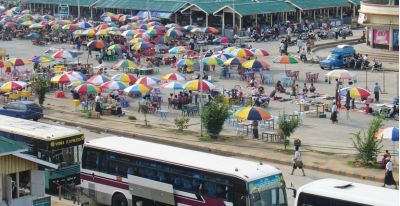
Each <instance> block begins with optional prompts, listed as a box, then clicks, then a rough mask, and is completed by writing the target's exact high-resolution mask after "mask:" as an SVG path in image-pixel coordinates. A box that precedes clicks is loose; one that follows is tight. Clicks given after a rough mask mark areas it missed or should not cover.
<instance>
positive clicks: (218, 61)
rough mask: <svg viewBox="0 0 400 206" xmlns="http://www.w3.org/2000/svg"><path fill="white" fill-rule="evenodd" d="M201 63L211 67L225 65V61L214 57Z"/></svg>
mask: <svg viewBox="0 0 400 206" xmlns="http://www.w3.org/2000/svg"><path fill="white" fill-rule="evenodd" d="M201 62H203V63H204V64H207V65H209V66H211V65H222V64H224V61H222V60H221V59H218V58H217V57H213V56H211V57H206V58H203V59H202V60H201Z"/></svg>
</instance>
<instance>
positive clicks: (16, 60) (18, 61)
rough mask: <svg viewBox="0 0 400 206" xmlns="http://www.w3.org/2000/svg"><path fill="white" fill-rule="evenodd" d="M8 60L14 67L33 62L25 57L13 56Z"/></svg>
mask: <svg viewBox="0 0 400 206" xmlns="http://www.w3.org/2000/svg"><path fill="white" fill-rule="evenodd" d="M7 61H8V62H10V63H11V64H12V65H13V66H14V67H19V66H25V65H28V64H32V62H31V61H30V60H28V59H24V58H11V59H8V60H7Z"/></svg>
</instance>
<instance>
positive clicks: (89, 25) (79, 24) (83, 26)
mask: <svg viewBox="0 0 400 206" xmlns="http://www.w3.org/2000/svg"><path fill="white" fill-rule="evenodd" d="M76 25H78V26H79V27H81V28H82V29H89V28H92V27H93V25H92V24H91V23H89V22H85V21H81V22H78V23H77V24H76Z"/></svg>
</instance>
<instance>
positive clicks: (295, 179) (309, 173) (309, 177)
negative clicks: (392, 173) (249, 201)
mask: <svg viewBox="0 0 400 206" xmlns="http://www.w3.org/2000/svg"><path fill="white" fill-rule="evenodd" d="M40 121H41V122H44V123H48V124H60V123H57V122H52V121H48V120H40ZM64 126H65V127H70V126H66V125H64ZM77 129H79V130H81V131H82V132H83V133H84V134H85V138H86V140H88V141H90V140H92V139H96V138H101V137H106V136H111V135H112V134H107V133H98V132H94V131H90V130H87V129H83V128H77ZM250 160H252V159H250ZM253 161H256V160H254V159H253ZM268 164H271V163H268ZM272 165H274V166H275V167H277V168H279V169H280V170H281V171H282V173H283V174H284V178H285V180H286V184H287V185H288V186H290V185H291V184H293V186H294V188H299V187H300V186H302V185H304V184H307V183H309V182H312V181H314V180H318V179H323V178H336V179H341V180H347V181H352V182H358V183H364V184H369V185H375V186H380V185H381V184H380V183H377V182H371V181H366V180H360V179H356V178H349V177H344V176H339V175H333V174H329V173H323V172H318V171H315V170H306V171H305V172H306V176H305V177H304V176H302V174H301V171H300V170H297V171H295V173H294V175H290V172H291V169H292V168H291V167H290V166H287V165H281V164H275V163H272ZM382 174H383V171H382ZM287 193H288V202H289V205H293V204H294V198H293V197H292V194H293V193H292V191H291V190H288V191H287Z"/></svg>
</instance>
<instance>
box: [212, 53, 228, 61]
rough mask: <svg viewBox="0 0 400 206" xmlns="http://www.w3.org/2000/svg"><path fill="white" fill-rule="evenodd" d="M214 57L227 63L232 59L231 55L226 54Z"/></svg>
mask: <svg viewBox="0 0 400 206" xmlns="http://www.w3.org/2000/svg"><path fill="white" fill-rule="evenodd" d="M212 56H213V57H217V58H218V59H221V60H222V61H223V62H225V61H226V60H228V59H230V58H232V56H231V55H229V54H225V53H221V54H214V55H212Z"/></svg>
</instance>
